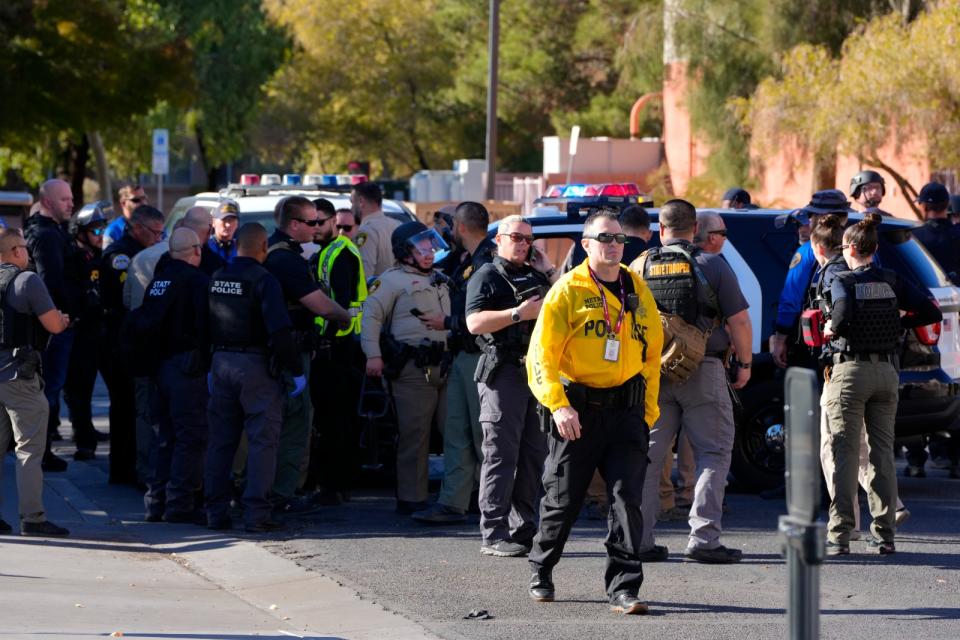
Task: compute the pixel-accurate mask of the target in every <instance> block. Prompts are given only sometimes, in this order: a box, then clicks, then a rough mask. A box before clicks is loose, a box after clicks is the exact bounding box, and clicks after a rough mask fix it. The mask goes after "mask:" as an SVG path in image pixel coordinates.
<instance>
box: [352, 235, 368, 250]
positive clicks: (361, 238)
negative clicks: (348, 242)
mask: <svg viewBox="0 0 960 640" xmlns="http://www.w3.org/2000/svg"><path fill="white" fill-rule="evenodd" d="M366 242H367V232H366V231H361V232H360V233H358V234H357V239H356V240H354V241H353V243H354V244H355V245H357V246H358V247H362V246H363V245H364V244H366Z"/></svg>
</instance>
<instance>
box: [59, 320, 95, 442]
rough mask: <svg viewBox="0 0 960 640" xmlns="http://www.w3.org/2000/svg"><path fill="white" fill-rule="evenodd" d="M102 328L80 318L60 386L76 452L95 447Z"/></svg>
mask: <svg viewBox="0 0 960 640" xmlns="http://www.w3.org/2000/svg"><path fill="white" fill-rule="evenodd" d="M101 333H102V328H101V326H100V324H99V323H97V322H94V321H91V320H87V319H82V320H81V321H80V323H79V324H78V325H77V333H76V336H75V338H74V341H73V349H71V350H70V367H69V368H68V369H67V380H66V382H65V383H64V386H63V398H64V400H65V401H66V403H67V410H68V411H69V412H70V423H71V424H72V425H73V438H74V441H75V442H76V444H77V449H78V450H79V449H85V450H87V451H93V450H95V449H96V448H97V433H96V431H95V430H94V427H93V410H92V407H91V405H92V403H93V389H94V387H95V386H96V384H97V369H98V368H100V360H101V358H102V357H103V355H102V353H101V352H100V349H101V347H102V345H103V339H102V338H101Z"/></svg>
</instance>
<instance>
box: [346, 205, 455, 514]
mask: <svg viewBox="0 0 960 640" xmlns="http://www.w3.org/2000/svg"><path fill="white" fill-rule="evenodd" d="M391 242H392V244H393V255H394V257H395V258H396V260H397V262H398V263H399V265H398V266H397V267H394V268H392V269H388V270H387V271H385V272H384V273H383V274H382V275H381V276H380V278H379V279H378V280H377V281H375V282H374V284H373V285H372V286H371V288H370V292H369V295H368V296H367V300H366V302H364V304H363V323H362V327H361V330H360V343H361V346H362V348H363V353H364V355H365V356H366V358H367V363H366V374H367V375H368V376H372V377H375V378H379V377H381V376H383V377H386V378H387V379H388V381H389V382H390V385H391V389H392V393H393V399H394V404H395V406H396V410H397V430H398V437H397V513H400V514H403V515H410V514H412V513H413V512H415V511H420V510H422V509H424V508H425V507H426V500H427V472H428V468H427V455H428V452H429V445H430V429H431V427H432V425H433V420H434V414H436V416H437V422H438V423H439V424H444V412H445V407H444V400H445V397H444V396H445V395H446V394H445V388H444V380H445V378H446V368H447V366H448V365H449V360H448V356H447V351H446V349H447V344H446V341H447V332H446V331H445V330H444V328H443V324H442V322H443V317H445V316H447V315H449V314H450V294H449V291H448V288H447V277H446V276H444V275H443V274H442V273H440V272H439V271H436V270H434V269H433V258H434V254H435V253H436V252H437V251H439V250H441V249H446V248H447V245H446V243H445V242H444V241H443V239H442V238H440V235H439V234H438V233H437V232H436V231H434V230H432V229H427V227H426V226H425V225H424V224H423V223H422V222H407V223H404V224H402V225H400V226H399V227H397V229H396V230H395V231H394V232H393V235H392V237H391ZM421 318H424V319H428V318H432V319H434V320H433V321H429V322H428V321H421ZM436 318H439V319H440V320H439V322H437V321H436V320H435V319H436Z"/></svg>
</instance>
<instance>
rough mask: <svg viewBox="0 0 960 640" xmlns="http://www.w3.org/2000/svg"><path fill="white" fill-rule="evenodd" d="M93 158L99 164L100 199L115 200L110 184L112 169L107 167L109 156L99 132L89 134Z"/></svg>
mask: <svg viewBox="0 0 960 640" xmlns="http://www.w3.org/2000/svg"><path fill="white" fill-rule="evenodd" d="M87 138H88V139H89V140H90V147H91V148H92V149H93V157H94V160H96V163H97V182H99V183H100V199H101V200H113V186H112V185H111V184H110V168H109V167H108V166H107V154H106V151H105V150H104V148H103V140H102V139H101V138H100V132H99V131H91V132H89V133H87Z"/></svg>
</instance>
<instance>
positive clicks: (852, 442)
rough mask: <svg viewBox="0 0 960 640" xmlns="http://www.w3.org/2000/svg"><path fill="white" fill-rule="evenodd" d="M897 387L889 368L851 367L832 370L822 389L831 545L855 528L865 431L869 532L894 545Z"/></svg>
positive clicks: (852, 363)
mask: <svg viewBox="0 0 960 640" xmlns="http://www.w3.org/2000/svg"><path fill="white" fill-rule="evenodd" d="M899 385H900V378H899V376H898V374H897V370H896V369H895V368H894V366H893V365H892V364H890V363H889V362H880V361H877V362H869V361H868V362H859V361H850V362H843V363H840V364H837V365H834V367H833V369H832V371H831V376H830V381H829V382H827V383H826V384H825V385H824V387H823V399H822V401H821V405H822V406H823V411H824V413H825V415H826V419H827V420H826V422H827V431H828V433H829V434H830V448H831V450H832V453H833V460H834V469H833V474H832V477H830V478H828V480H827V484H828V486H829V485H832V486H833V489H834V492H835V493H834V497H833V501H832V502H831V503H830V523H829V525H828V527H827V537H828V538H829V539H830V540H831V541H832V542H836V543H839V544H848V543H849V542H850V532H851V531H853V528H854V527H855V526H856V517H855V504H856V496H857V474H858V471H859V468H860V450H861V445H860V432H861V431H866V439H867V448H868V449H869V462H870V466H869V468H868V470H867V477H866V480H867V501H868V504H869V507H870V514H871V515H872V516H873V522H872V523H871V525H870V531H871V533H872V534H873V536H874V538H876V539H878V540H883V541H884V542H893V538H894V527H895V525H894V519H895V517H896V503H897V476H896V468H895V465H894V460H893V433H894V422H895V420H896V416H897V402H898V400H899Z"/></svg>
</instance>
